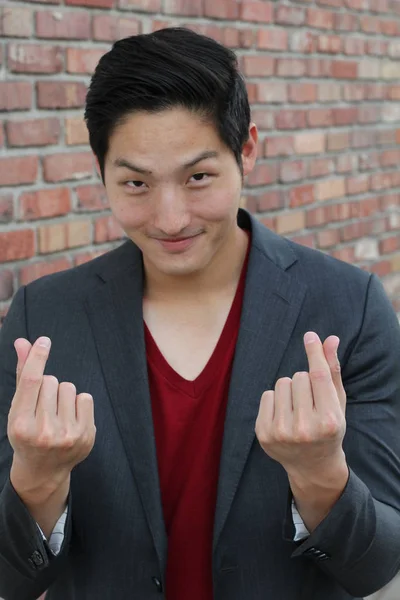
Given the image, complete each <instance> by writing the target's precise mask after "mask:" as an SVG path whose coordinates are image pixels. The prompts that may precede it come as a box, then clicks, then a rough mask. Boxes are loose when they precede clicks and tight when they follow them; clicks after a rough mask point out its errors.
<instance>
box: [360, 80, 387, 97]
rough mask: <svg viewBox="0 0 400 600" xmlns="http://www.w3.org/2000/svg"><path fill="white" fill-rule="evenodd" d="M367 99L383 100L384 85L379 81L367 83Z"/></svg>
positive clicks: (384, 93)
mask: <svg viewBox="0 0 400 600" xmlns="http://www.w3.org/2000/svg"><path fill="white" fill-rule="evenodd" d="M365 88H366V92H365V94H366V99H367V100H384V99H385V95H386V87H385V86H384V85H383V84H381V83H367V84H366V86H365Z"/></svg>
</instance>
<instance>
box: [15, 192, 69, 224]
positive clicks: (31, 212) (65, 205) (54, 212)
mask: <svg viewBox="0 0 400 600" xmlns="http://www.w3.org/2000/svg"><path fill="white" fill-rule="evenodd" d="M70 210H71V198H70V191H69V189H68V188H52V189H42V190H38V191H36V192H25V193H23V194H21V196H20V198H19V218H20V219H22V220H24V221H32V220H34V219H48V218H50V217H58V216H61V215H66V214H68V213H69V211H70Z"/></svg>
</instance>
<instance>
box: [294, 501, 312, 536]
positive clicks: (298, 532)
mask: <svg viewBox="0 0 400 600" xmlns="http://www.w3.org/2000/svg"><path fill="white" fill-rule="evenodd" d="M292 517H293V524H294V528H295V535H294V538H293V541H294V542H301V540H304V539H305V538H307V537H308V536H309V535H310V532H309V531H308V529H307V527H306V526H305V525H304V522H303V519H302V518H301V516H300V515H299V512H298V510H297V508H296V505H295V503H294V500H292Z"/></svg>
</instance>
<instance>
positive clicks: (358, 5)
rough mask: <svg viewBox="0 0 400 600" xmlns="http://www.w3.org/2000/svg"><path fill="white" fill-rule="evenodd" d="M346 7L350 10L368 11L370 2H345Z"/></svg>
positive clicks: (353, 0) (364, 0)
mask: <svg viewBox="0 0 400 600" xmlns="http://www.w3.org/2000/svg"><path fill="white" fill-rule="evenodd" d="M344 3H345V6H347V7H348V8H350V9H351V10H368V9H369V1H368V0H345V2H344Z"/></svg>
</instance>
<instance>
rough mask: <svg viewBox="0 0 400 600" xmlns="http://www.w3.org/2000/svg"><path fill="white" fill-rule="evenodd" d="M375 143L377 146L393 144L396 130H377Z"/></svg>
mask: <svg viewBox="0 0 400 600" xmlns="http://www.w3.org/2000/svg"><path fill="white" fill-rule="evenodd" d="M376 143H377V144H378V145H379V146H393V144H395V143H396V131H395V130H394V129H381V130H377V131H376Z"/></svg>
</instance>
